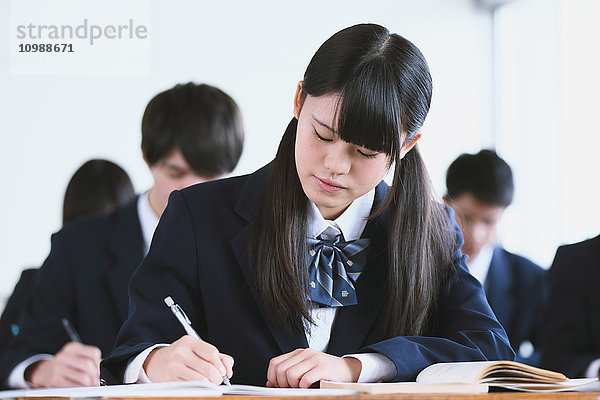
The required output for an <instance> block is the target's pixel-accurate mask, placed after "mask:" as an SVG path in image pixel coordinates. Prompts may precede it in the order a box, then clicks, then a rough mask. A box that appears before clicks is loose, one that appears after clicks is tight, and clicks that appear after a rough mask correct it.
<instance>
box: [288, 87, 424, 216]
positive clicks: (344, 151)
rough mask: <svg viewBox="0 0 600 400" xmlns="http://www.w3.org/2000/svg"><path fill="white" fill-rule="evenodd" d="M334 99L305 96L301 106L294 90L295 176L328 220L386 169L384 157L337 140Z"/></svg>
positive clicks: (380, 177)
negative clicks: (296, 121) (295, 129)
mask: <svg viewBox="0 0 600 400" xmlns="http://www.w3.org/2000/svg"><path fill="white" fill-rule="evenodd" d="M338 99H339V95H338V94H328V95H323V96H319V97H312V96H306V98H305V99H304V102H303V103H302V100H301V98H300V92H299V91H298V93H297V94H296V99H295V102H294V114H295V116H296V118H297V119H298V130H297V133H296V147H295V149H296V150H295V155H296V170H297V172H298V177H299V178H300V183H301V185H302V189H303V190H304V193H305V194H306V196H307V197H308V198H309V199H310V200H311V201H312V202H313V203H315V204H316V206H317V208H318V209H319V211H320V212H321V215H322V216H323V218H325V219H329V220H333V219H335V218H337V217H338V216H340V214H342V213H343V212H344V210H345V209H346V208H347V207H348V206H349V205H350V204H351V203H352V202H353V201H354V200H355V199H357V198H358V197H360V196H362V195H363V194H365V193H367V192H369V191H370V190H371V189H373V188H374V187H375V186H377V184H378V183H379V182H380V181H381V180H382V179H383V177H384V175H385V174H386V172H387V171H388V169H389V166H390V159H389V157H388V156H387V155H386V154H384V153H377V152H374V151H372V150H369V149H366V148H364V147H361V146H357V145H355V144H352V143H348V142H344V141H343V140H341V139H340V138H339V137H338V135H337V133H336V125H337V124H336V122H337V121H334V115H335V110H336V105H337V102H338ZM300 109H302V112H300ZM365 133H366V132H365ZM411 147H412V146H411Z"/></svg>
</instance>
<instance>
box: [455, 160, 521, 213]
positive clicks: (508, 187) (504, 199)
mask: <svg viewBox="0 0 600 400" xmlns="http://www.w3.org/2000/svg"><path fill="white" fill-rule="evenodd" d="M446 188H447V190H448V192H447V193H448V197H450V199H453V198H454V199H455V198H457V197H458V196H460V195H461V194H464V193H470V194H472V195H473V196H474V197H475V198H476V199H477V200H479V201H481V202H484V203H489V204H493V205H497V206H502V207H507V206H508V205H510V203H512V199H513V191H514V184H513V175H512V170H511V169H510V166H509V165H508V164H507V163H506V161H504V160H503V159H502V158H500V157H499V156H498V154H496V152H495V151H493V150H481V151H480V152H479V153H477V154H466V153H465V154H461V155H460V156H459V157H458V158H457V159H456V160H454V162H453V163H452V164H450V167H449V168H448V172H447V173H446Z"/></svg>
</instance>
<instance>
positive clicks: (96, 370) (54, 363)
mask: <svg viewBox="0 0 600 400" xmlns="http://www.w3.org/2000/svg"><path fill="white" fill-rule="evenodd" d="M101 359H102V353H101V351H100V349H99V348H97V347H96V346H89V345H86V344H82V343H76V342H68V343H67V344H65V345H64V346H63V347H62V348H61V349H60V350H59V351H58V353H56V355H55V356H54V359H52V360H42V361H38V362H36V363H34V364H32V365H30V366H29V367H28V368H27V369H26V370H25V380H26V381H28V382H31V384H32V385H33V386H35V387H60V386H98V385H99V382H100V361H101Z"/></svg>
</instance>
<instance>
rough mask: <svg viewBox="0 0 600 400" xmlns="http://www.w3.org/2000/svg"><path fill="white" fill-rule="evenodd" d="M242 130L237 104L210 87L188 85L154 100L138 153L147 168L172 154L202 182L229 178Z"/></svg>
mask: <svg viewBox="0 0 600 400" xmlns="http://www.w3.org/2000/svg"><path fill="white" fill-rule="evenodd" d="M243 144H244V129H243V125H242V117H241V113H240V111H239V109H238V106H237V104H236V103H235V101H234V100H233V99H232V98H231V97H229V96H228V95H227V94H226V93H225V92H223V91H222V90H220V89H217V88H216V87H213V86H209V85H204V84H201V85H197V84H195V83H192V82H189V83H187V84H185V85H176V86H175V87H173V88H171V89H169V90H166V91H164V92H162V93H159V94H157V95H156V96H155V97H154V98H153V99H152V100H150V102H149V103H148V106H146V110H145V111H144V116H143V118H142V152H143V153H144V157H145V158H146V160H147V161H148V163H149V164H150V165H154V164H156V163H157V162H158V161H160V160H161V159H162V158H163V157H165V156H167V155H168V154H169V153H170V152H171V151H173V150H174V149H178V150H180V151H181V153H182V154H183V157H184V158H185V160H186V162H187V163H188V164H189V165H190V167H191V168H192V169H193V170H194V171H195V172H196V173H197V174H198V175H201V176H205V177H215V176H219V175H223V174H225V173H228V172H231V171H232V170H233V169H234V168H235V166H236V165H237V162H238V160H239V158H240V155H241V154H242V149H243Z"/></svg>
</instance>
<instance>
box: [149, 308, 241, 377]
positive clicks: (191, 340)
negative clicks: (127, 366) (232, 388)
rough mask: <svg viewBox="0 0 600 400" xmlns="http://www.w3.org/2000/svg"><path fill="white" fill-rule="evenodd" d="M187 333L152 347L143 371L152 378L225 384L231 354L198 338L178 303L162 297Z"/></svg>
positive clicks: (230, 363) (231, 372)
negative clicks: (164, 344)
mask: <svg viewBox="0 0 600 400" xmlns="http://www.w3.org/2000/svg"><path fill="white" fill-rule="evenodd" d="M164 301H165V303H166V304H167V306H168V307H169V308H170V309H171V311H172V312H173V314H174V315H175V317H176V318H177V320H178V321H179V323H181V325H182V326H183V328H184V329H185V331H186V333H187V335H186V336H183V337H181V338H180V339H179V340H176V341H175V342H173V343H172V344H171V345H170V346H168V347H160V348H157V349H154V350H153V351H152V352H151V353H150V354H149V355H148V357H147V358H146V361H145V362H144V371H145V372H146V375H147V376H148V378H150V380H151V381H152V382H167V381H176V380H207V381H210V382H212V383H215V384H220V383H223V384H229V379H228V377H231V376H232V375H233V358H232V357H231V356H228V355H226V354H221V353H219V350H218V349H217V348H216V347H215V346H213V345H212V344H210V343H207V342H205V341H203V340H202V339H200V336H199V335H198V333H197V332H196V331H195V330H194V329H193V328H192V326H191V323H190V320H189V319H188V318H187V316H186V315H185V313H184V312H183V310H182V309H181V307H179V306H178V305H177V304H175V302H174V301H173V300H172V299H171V298H170V297H167V298H165V299H164Z"/></svg>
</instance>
